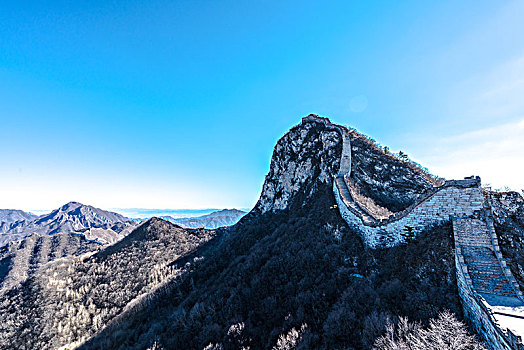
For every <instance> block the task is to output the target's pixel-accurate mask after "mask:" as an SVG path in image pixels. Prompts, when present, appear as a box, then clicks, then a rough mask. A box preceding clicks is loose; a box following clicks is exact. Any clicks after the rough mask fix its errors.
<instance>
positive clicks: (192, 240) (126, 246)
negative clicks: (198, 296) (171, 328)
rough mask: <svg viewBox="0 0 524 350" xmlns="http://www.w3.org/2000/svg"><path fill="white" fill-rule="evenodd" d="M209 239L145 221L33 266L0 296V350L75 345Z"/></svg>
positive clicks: (182, 267) (185, 265)
mask: <svg viewBox="0 0 524 350" xmlns="http://www.w3.org/2000/svg"><path fill="white" fill-rule="evenodd" d="M214 236H215V232H214V231H202V230H185V229H182V228H181V227H178V226H176V225H173V224H171V223H169V222H167V221H163V220H161V219H156V218H153V219H150V220H148V221H146V222H145V223H143V224H142V225H141V226H140V227H138V228H137V229H136V230H134V231H133V232H132V233H131V234H129V235H128V236H127V237H125V238H124V239H122V240H120V241H119V242H117V243H116V244H114V245H112V246H108V247H107V248H106V249H104V250H101V251H99V252H98V253H95V254H93V253H87V254H84V255H83V256H81V257H75V256H69V257H64V258H62V259H56V260H54V261H52V262H49V263H47V264H45V265H43V266H41V268H40V269H39V270H38V271H37V273H34V274H30V275H29V276H28V278H27V279H26V280H25V281H23V283H21V284H19V285H17V286H15V287H13V288H11V289H8V290H5V291H4V292H2V294H0V334H1V335H2V336H1V337H0V348H2V349H12V348H17V349H56V348H59V347H61V346H68V347H74V346H75V344H76V345H78V344H79V343H80V342H82V341H85V340H86V339H88V338H89V337H90V336H91V335H93V334H94V333H95V332H97V331H98V330H100V329H101V328H102V327H104V326H105V325H106V324H107V323H108V322H111V321H112V320H115V318H116V317H117V316H118V315H119V314H120V313H121V312H122V311H123V310H126V309H129V308H132V306H133V305H134V304H140V303H141V302H143V300H147V299H145V298H146V296H147V295H148V294H150V293H152V292H154V291H158V290H161V288H162V286H163V285H165V284H166V283H168V282H169V281H171V280H172V279H175V278H177V277H179V276H180V275H182V274H183V273H184V271H186V270H187V269H189V268H191V267H192V265H193V264H194V263H196V262H198V261H199V257H198V256H194V257H193V258H188V259H187V260H184V261H183V262H177V260H178V259H180V258H181V257H182V256H185V255H187V254H188V253H189V252H191V251H193V250H194V249H195V248H196V247H198V246H199V245H201V244H202V243H204V242H206V241H208V240H209V239H211V238H212V237H214Z"/></svg>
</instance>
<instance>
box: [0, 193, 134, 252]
mask: <svg viewBox="0 0 524 350" xmlns="http://www.w3.org/2000/svg"><path fill="white" fill-rule="evenodd" d="M1 215H2V216H1V218H0V221H1V222H0V228H1V230H0V247H1V246H3V245H5V244H7V243H9V242H13V241H18V240H22V239H24V238H26V237H29V236H31V235H33V234H40V235H55V234H58V233H69V234H82V235H84V236H85V237H86V239H87V240H91V241H96V242H98V243H101V244H105V243H113V242H115V241H117V240H119V239H121V238H122V237H124V236H125V235H127V234H128V233H129V232H131V231H132V229H133V228H134V227H135V225H136V223H135V222H132V221H131V220H129V219H128V218H126V217H124V216H123V215H120V214H117V213H114V212H110V211H105V210H102V209H98V208H95V207H92V206H90V205H84V204H81V203H78V202H69V203H67V204H65V205H63V206H61V207H60V208H58V209H55V210H53V211H52V212H51V213H49V214H45V215H41V216H38V217H37V216H35V215H33V214H29V213H25V212H23V211H21V210H10V209H3V210H2V212H1Z"/></svg>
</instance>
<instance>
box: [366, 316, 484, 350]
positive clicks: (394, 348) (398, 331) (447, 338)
mask: <svg viewBox="0 0 524 350" xmlns="http://www.w3.org/2000/svg"><path fill="white" fill-rule="evenodd" d="M374 349H376V350H430V349H433V350H484V349H485V347H484V346H483V345H482V344H480V343H479V342H478V341H477V340H476V339H475V337H474V336H472V335H470V334H469V333H468V331H467V329H466V326H465V325H464V324H463V323H462V322H460V321H459V320H457V318H456V317H455V315H454V314H452V313H450V312H448V311H444V312H442V313H440V314H439V315H438V317H437V318H434V319H431V320H430V322H429V326H428V327H422V326H421V325H420V324H419V323H417V322H409V321H408V319H407V318H405V317H401V318H400V319H399V321H398V323H397V324H396V325H393V324H391V323H390V324H389V325H388V326H387V329H386V334H384V335H383V336H381V337H379V338H378V339H377V340H376V342H375V346H374Z"/></svg>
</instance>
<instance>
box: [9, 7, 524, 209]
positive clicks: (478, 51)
mask: <svg viewBox="0 0 524 350" xmlns="http://www.w3.org/2000/svg"><path fill="white" fill-rule="evenodd" d="M522 18H524V2H523V1H515V2H511V1H509V2H508V1H478V0H477V1H460V2H457V1H446V0H443V1H434V2H429V1H402V2H398V1H395V2H392V1H383V2H378V1H377V2H372V1H347V0H345V1H307V0H302V1H253V0H249V1H197V0H193V1H134V0H126V1H108V0H105V1H52V0H49V1H23V0H20V1H0V151H1V155H2V159H1V161H0V208H20V209H26V210H31V209H52V208H55V207H58V206H59V205H62V204H64V203H65V202H68V201H71V200H75V201H80V202H83V203H86V204H92V205H95V206H98V207H102V208H126V207H127V208H224V207H242V208H247V207H250V206H252V205H253V204H254V203H255V201H256V200H257V198H258V195H259V192H260V189H261V186H262V183H263V180H264V176H265V174H266V173H267V171H268V169H269V161H270V157H271V153H272V150H273V146H274V144H275V142H276V141H277V140H278V138H279V137H281V136H282V135H283V134H284V133H285V132H286V131H287V130H288V129H289V128H290V127H291V126H293V125H294V124H297V123H298V122H299V121H300V118H301V117H302V116H305V115H307V114H309V113H317V114H320V115H324V116H328V117H330V118H331V119H332V120H333V121H335V122H338V123H341V124H345V125H349V126H352V127H356V128H357V129H359V130H360V131H362V132H364V133H366V134H368V135H370V136H372V137H374V138H375V139H377V140H378V141H379V142H380V143H382V144H385V145H389V146H390V148H391V149H392V150H394V151H398V150H402V151H404V152H406V153H408V155H410V156H411V157H412V158H413V159H414V160H416V161H418V162H420V163H421V164H423V165H425V166H427V167H428V168H429V169H430V170H431V171H432V172H434V173H436V174H438V175H441V176H444V177H448V178H462V177H463V176H467V175H471V174H478V175H481V176H482V177H483V181H484V182H488V183H491V184H493V186H494V187H501V186H504V185H508V186H511V187H513V188H516V189H521V188H524V176H522V174H523V172H524V39H523V38H524V21H523V20H522Z"/></svg>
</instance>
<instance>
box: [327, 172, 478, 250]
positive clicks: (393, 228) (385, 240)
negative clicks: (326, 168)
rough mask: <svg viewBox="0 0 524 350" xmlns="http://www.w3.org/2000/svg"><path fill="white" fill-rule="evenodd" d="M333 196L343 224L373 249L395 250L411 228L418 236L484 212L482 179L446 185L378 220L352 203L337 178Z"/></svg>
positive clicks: (347, 191)
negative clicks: (456, 218)
mask: <svg viewBox="0 0 524 350" xmlns="http://www.w3.org/2000/svg"><path fill="white" fill-rule="evenodd" d="M333 192H334V194H335V199H336V201H337V205H338V207H339V210H340V213H341V215H342V217H343V218H344V220H345V221H346V222H347V223H348V224H349V225H350V226H352V227H354V228H355V229H356V230H357V231H358V232H360V233H361V236H362V239H363V241H364V243H365V244H366V246H368V247H370V248H378V247H392V246H395V245H398V244H400V243H403V242H404V238H403V236H402V234H401V233H403V232H404V229H405V228H406V227H411V228H412V229H413V232H414V234H415V235H417V234H418V233H420V232H421V231H422V230H424V228H425V227H427V226H430V225H434V224H439V223H442V222H445V221H449V218H450V216H471V215H475V214H476V213H478V212H479V211H480V210H481V209H482V201H483V195H482V189H481V187H480V180H479V179H465V180H452V181H447V182H446V183H445V184H444V185H442V186H440V187H437V188H434V189H433V190H432V191H430V193H427V194H426V195H425V196H424V197H422V198H421V199H419V200H418V201H417V202H416V203H414V204H413V205H411V206H410V207H409V208H407V209H405V210H403V211H401V212H398V213H395V214H393V215H391V216H390V217H389V218H387V219H383V220H377V219H375V218H374V217H373V216H372V215H371V214H370V213H368V212H367V211H366V210H365V208H363V207H362V206H360V205H359V204H358V203H357V202H356V201H354V200H353V198H352V196H351V193H350V191H349V188H348V187H347V184H346V182H345V181H344V179H340V178H336V179H335V181H334V183H333Z"/></svg>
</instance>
